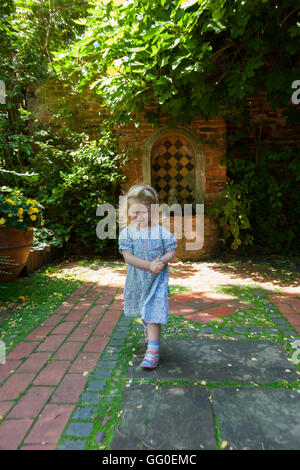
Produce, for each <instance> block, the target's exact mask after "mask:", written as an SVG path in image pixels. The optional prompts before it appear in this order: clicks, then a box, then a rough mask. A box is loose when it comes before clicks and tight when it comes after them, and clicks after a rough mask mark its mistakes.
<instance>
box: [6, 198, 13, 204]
mask: <svg viewBox="0 0 300 470" xmlns="http://www.w3.org/2000/svg"><path fill="white" fill-rule="evenodd" d="M4 202H10V203H11V204H15V201H13V200H12V199H5V201H4Z"/></svg>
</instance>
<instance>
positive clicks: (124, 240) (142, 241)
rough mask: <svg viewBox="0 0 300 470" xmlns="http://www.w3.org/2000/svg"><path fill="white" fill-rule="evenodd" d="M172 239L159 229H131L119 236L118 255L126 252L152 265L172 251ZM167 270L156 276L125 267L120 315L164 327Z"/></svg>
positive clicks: (166, 311)
mask: <svg viewBox="0 0 300 470" xmlns="http://www.w3.org/2000/svg"><path fill="white" fill-rule="evenodd" d="M176 247H177V242H176V238H175V237H174V235H173V234H172V233H170V232H169V231H168V230H166V229H165V228H164V227H163V226H162V225H159V224H158V225H156V226H155V227H152V228H150V229H149V230H148V231H147V230H138V229H137V228H136V227H134V226H133V225H129V226H127V227H126V228H124V229H123V230H122V231H121V232H120V235H119V252H120V253H121V254H122V250H129V251H130V252H131V253H132V254H133V255H134V256H137V257H138V258H141V259H144V260H147V261H153V260H154V259H155V258H157V257H158V256H163V255H164V254H165V253H167V252H169V251H172V250H175V248H176ZM168 283H169V267H168V265H167V266H166V267H165V268H164V269H163V270H162V271H161V272H160V273H158V274H154V273H152V272H151V271H148V270H146V269H141V268H136V267H135V266H132V265H131V264H128V272H127V276H126V281H125V287H124V314H125V315H126V316H128V317H131V316H132V317H133V316H140V317H141V318H142V320H144V322H145V323H164V324H166V323H168V320H169V308H168V307H169V304H168V293H169V287H168Z"/></svg>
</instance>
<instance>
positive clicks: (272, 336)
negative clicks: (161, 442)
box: [64, 286, 300, 450]
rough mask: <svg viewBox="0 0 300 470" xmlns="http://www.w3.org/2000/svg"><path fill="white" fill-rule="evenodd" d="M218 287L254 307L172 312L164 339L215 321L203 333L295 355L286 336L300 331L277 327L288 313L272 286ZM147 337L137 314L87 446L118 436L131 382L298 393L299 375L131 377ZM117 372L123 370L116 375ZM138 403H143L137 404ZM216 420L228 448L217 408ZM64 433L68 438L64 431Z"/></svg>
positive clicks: (219, 446)
mask: <svg viewBox="0 0 300 470" xmlns="http://www.w3.org/2000/svg"><path fill="white" fill-rule="evenodd" d="M184 290H189V288H188V287H186V288H182V287H181V286H180V287H179V286H178V287H177V286H170V295H173V294H174V293H175V292H176V293H177V292H179V291H180V292H182V291H184ZM218 292H225V293H230V294H234V295H235V297H236V298H237V299H238V300H244V301H245V300H248V301H249V302H251V303H252V304H254V305H255V307H251V308H248V309H245V310H243V311H242V312H237V313H235V314H233V315H230V316H229V317H225V318H222V319H220V323H219V322H218V323H216V322H209V323H207V324H205V325H201V324H199V323H197V322H194V321H192V320H186V319H184V318H183V317H181V316H177V315H173V314H170V317H169V323H168V325H166V326H164V327H163V329H162V341H163V338H164V337H165V338H166V337H178V336H180V337H182V336H183V337H190V336H194V337H195V336H203V333H201V331H202V330H204V331H205V328H208V327H211V328H213V332H212V334H205V336H207V337H214V338H216V337H219V338H224V339H229V340H237V339H239V340H240V339H245V340H249V339H250V340H253V341H255V340H270V341H275V342H278V343H280V344H281V345H282V347H283V348H284V350H285V351H286V353H287V355H288V356H289V359H291V355H292V354H293V352H295V349H293V348H292V347H291V345H290V343H289V342H288V339H293V338H294V339H297V338H299V335H298V333H297V332H296V331H294V329H293V328H292V326H291V325H289V324H288V323H287V325H288V330H289V331H291V332H294V334H293V335H290V336H286V335H285V334H284V333H283V331H284V330H280V329H279V328H277V326H278V324H276V323H275V322H274V318H273V317H272V316H271V315H276V317H277V319H278V318H281V319H284V317H283V316H282V315H281V313H280V312H279V311H278V310H277V309H276V307H275V306H274V305H273V304H272V303H270V302H269V301H268V299H267V298H266V294H267V293H268V292H267V293H266V292H264V291H263V290H262V289H260V290H259V289H258V288H257V287H256V286H254V287H251V286H249V287H247V286H243V287H240V286H230V287H228V286H227V287H224V288H220V289H219V290H218ZM137 327H139V328H137ZM238 327H240V328H242V327H243V328H244V330H243V333H244V334H243V338H241V337H240V335H239V334H238V333H237V332H236V331H234V328H238ZM222 328H226V329H227V330H228V331H227V332H222V331H220V330H222ZM253 328H260V331H259V332H255V334H254V333H252V332H251V331H250V330H251V329H253ZM266 328H274V329H277V330H278V331H276V332H269V331H266ZM143 337H144V333H143V326H142V322H141V320H140V319H138V318H136V319H134V320H133V322H132V325H131V328H130V331H129V334H128V338H127V341H125V344H124V345H123V347H122V349H121V352H120V358H119V359H118V362H117V365H116V367H115V369H114V371H113V374H112V376H111V378H110V379H109V381H108V382H107V386H106V388H105V391H104V396H103V398H101V399H100V401H99V404H98V405H97V409H96V411H95V415H94V418H93V420H90V421H91V422H94V428H93V431H92V433H91V434H90V435H89V437H88V439H87V443H86V449H103V450H109V445H110V442H111V441H112V439H113V437H114V434H115V431H116V429H117V427H118V425H119V424H120V423H121V421H122V419H123V410H122V409H121V405H122V395H123V391H124V388H125V387H130V386H131V385H133V384H139V385H141V384H153V387H154V390H158V389H159V387H163V386H170V385H172V386H181V385H193V386H198V387H205V388H206V389H207V390H208V392H209V397H210V400H211V402H212V395H211V393H212V391H213V390H214V389H216V388H219V387H223V386H234V387H236V388H237V389H241V388H242V387H247V386H252V387H259V388H266V387H271V388H285V389H290V390H295V391H297V392H298V393H300V381H296V382H287V381H286V380H282V381H280V382H270V383H264V384H258V383H255V382H253V381H249V382H245V383H237V382H231V381H224V382H218V383H215V382H206V381H198V382H190V381H186V380H155V379H128V378H126V377H125V374H126V372H127V368H128V366H129V365H132V359H133V357H134V354H135V351H136V349H137V347H138V343H139V341H140V340H141V339H142V338H143ZM296 369H297V371H298V373H299V374H300V367H299V365H296ZM117 372H118V373H119V375H116V373H117ZM116 389H117V390H118V393H117V394H116V395H115V396H114V397H113V396H112V395H111V392H112V391H115V390H116ZM109 397H110V398H111V401H109V402H107V398H109ZM137 406H139V405H138V404H137ZM212 410H213V403H212ZM103 420H104V421H103ZM213 420H214V426H215V438H216V450H223V449H225V448H226V443H225V442H224V441H223V440H222V435H221V431H220V426H219V423H218V421H217V419H216V417H215V416H214V413H213ZM100 431H102V432H104V433H105V435H106V437H105V439H104V440H103V441H102V442H101V443H100V444H97V443H96V436H97V434H98V433H99V432H100ZM64 438H65V439H67V437H66V436H65V437H64ZM68 439H71V437H69V436H68ZM200 447H201V445H200Z"/></svg>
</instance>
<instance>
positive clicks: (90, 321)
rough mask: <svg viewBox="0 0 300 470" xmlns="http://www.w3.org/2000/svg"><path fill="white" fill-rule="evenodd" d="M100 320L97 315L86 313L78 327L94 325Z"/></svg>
mask: <svg viewBox="0 0 300 470" xmlns="http://www.w3.org/2000/svg"><path fill="white" fill-rule="evenodd" d="M100 318H101V315H99V314H96V315H95V314H94V315H93V314H90V313H88V314H87V315H85V316H84V317H83V319H82V321H81V322H80V325H82V326H86V325H96V324H97V323H98V322H99V320H100Z"/></svg>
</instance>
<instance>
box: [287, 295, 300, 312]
mask: <svg viewBox="0 0 300 470" xmlns="http://www.w3.org/2000/svg"><path fill="white" fill-rule="evenodd" d="M288 302H289V305H290V306H291V307H292V309H293V310H294V312H295V313H300V300H298V299H291V298H290V299H289V301H288Z"/></svg>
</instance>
